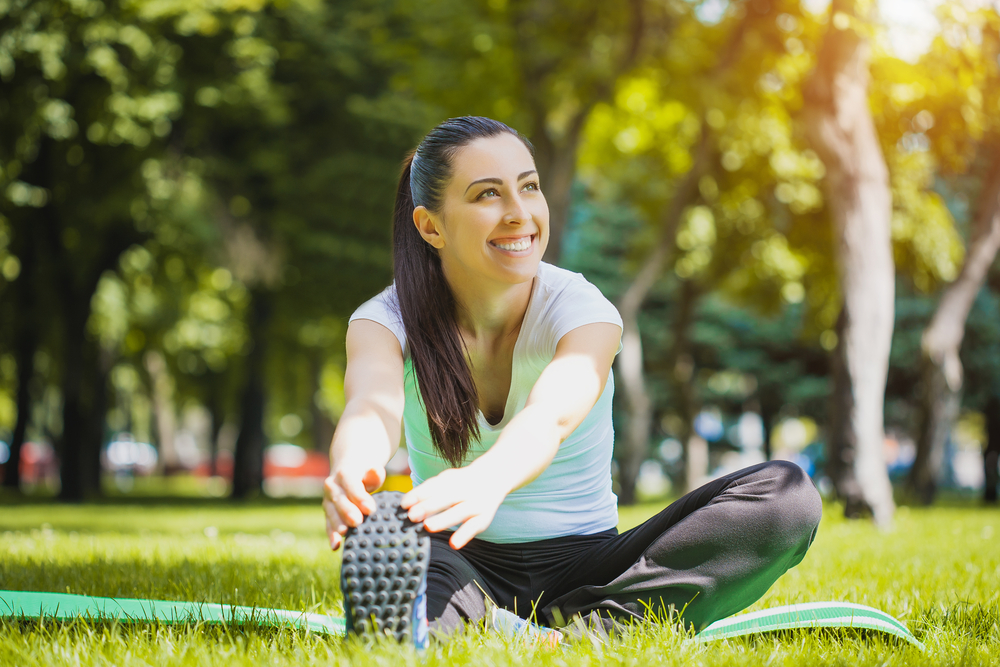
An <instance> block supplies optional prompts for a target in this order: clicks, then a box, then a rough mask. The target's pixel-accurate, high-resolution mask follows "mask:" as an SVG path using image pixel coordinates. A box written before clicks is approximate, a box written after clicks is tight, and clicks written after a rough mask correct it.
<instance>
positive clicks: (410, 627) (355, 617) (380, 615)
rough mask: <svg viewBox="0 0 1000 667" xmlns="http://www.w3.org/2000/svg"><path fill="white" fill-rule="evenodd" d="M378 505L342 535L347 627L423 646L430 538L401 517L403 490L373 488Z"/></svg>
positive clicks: (403, 513)
mask: <svg viewBox="0 0 1000 667" xmlns="http://www.w3.org/2000/svg"><path fill="white" fill-rule="evenodd" d="M373 498H374V499H375V503H376V505H377V509H376V510H375V511H374V512H372V513H371V514H369V515H368V516H367V517H365V520H364V522H363V523H362V524H361V525H360V526H358V527H357V528H350V529H348V531H347V536H346V539H345V540H344V557H343V562H342V564H341V570H340V590H341V592H342V593H343V594H344V616H345V618H346V620H347V632H348V633H351V634H357V635H360V636H363V637H373V636H389V637H393V638H395V639H396V640H397V641H401V642H403V641H405V642H412V643H413V645H414V646H416V647H417V648H418V649H422V648H426V646H427V643H428V631H427V565H428V563H429V562H430V558H431V539H430V537H429V536H428V535H427V531H426V530H425V529H424V526H423V524H422V523H421V524H415V523H413V522H412V521H410V520H409V519H408V518H406V510H404V509H403V508H401V507H400V506H399V501H400V500H401V499H402V498H403V494H402V493H399V492H396V491H387V492H383V493H376V494H375V495H374V496H373Z"/></svg>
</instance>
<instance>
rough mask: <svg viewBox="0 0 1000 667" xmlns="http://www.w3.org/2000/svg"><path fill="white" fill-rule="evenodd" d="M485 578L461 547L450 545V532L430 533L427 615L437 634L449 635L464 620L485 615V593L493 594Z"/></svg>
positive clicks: (432, 630) (463, 623) (463, 622)
mask: <svg viewBox="0 0 1000 667" xmlns="http://www.w3.org/2000/svg"><path fill="white" fill-rule="evenodd" d="M487 586H488V584H487V582H486V580H485V578H484V577H483V576H482V575H481V574H480V573H479V572H478V571H477V570H476V568H475V567H473V566H472V564H471V563H469V561H468V559H466V558H465V557H464V556H463V555H462V553H461V552H460V551H456V550H454V549H452V548H451V547H450V546H449V545H448V535H440V534H437V535H432V536H431V559H430V566H429V567H428V568H427V619H428V620H429V621H430V629H431V632H432V633H434V634H435V635H438V636H441V635H450V634H453V633H454V632H455V631H457V630H460V629H461V628H462V627H463V626H464V625H465V623H467V622H470V621H471V622H475V621H478V620H480V619H481V618H483V616H485V615H486V603H485V596H486V595H489V596H490V597H493V595H492V593H491V592H490V591H489V590H488V588H487Z"/></svg>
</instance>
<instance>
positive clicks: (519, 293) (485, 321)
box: [445, 271, 534, 340]
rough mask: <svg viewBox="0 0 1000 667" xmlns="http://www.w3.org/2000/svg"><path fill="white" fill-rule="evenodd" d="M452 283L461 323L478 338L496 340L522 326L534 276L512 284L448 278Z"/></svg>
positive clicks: (459, 323) (458, 317) (464, 328)
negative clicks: (525, 280) (531, 278)
mask: <svg viewBox="0 0 1000 667" xmlns="http://www.w3.org/2000/svg"><path fill="white" fill-rule="evenodd" d="M445 278H446V279H448V278H449V276H448V275H447V271H446V272H445ZM448 284H449V286H450V287H451V290H452V293H453V294H454V295H455V302H456V306H457V308H456V313H455V315H456V319H457V321H458V326H459V327H460V328H461V329H462V330H463V331H465V332H467V333H469V334H471V335H472V336H473V337H474V338H476V339H480V340H495V339H502V338H506V337H507V336H509V335H512V334H514V333H515V332H517V331H519V330H520V327H521V322H522V321H523V320H524V315H525V313H526V312H527V310H528V301H529V300H530V299H531V287H532V285H533V284H534V280H529V281H527V282H524V283H516V284H513V285H511V284H496V283H489V282H483V281H477V280H465V279H458V280H451V279H448Z"/></svg>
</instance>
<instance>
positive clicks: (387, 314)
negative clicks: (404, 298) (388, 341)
mask: <svg viewBox="0 0 1000 667" xmlns="http://www.w3.org/2000/svg"><path fill="white" fill-rule="evenodd" d="M396 303H397V302H396V288H395V286H393V285H389V286H388V287H386V288H385V289H384V290H382V291H381V292H379V293H378V294H376V295H375V296H374V297H372V298H371V299H368V301H365V302H364V303H363V304H361V305H360V306H358V309H357V310H355V311H354V314H352V315H351V319H350V320H348V324H350V323H351V322H353V321H354V320H371V321H372V322H378V323H379V324H381V325H382V326H384V327H385V328H386V329H388V330H389V331H391V332H392V333H393V335H395V336H396V339H397V340H398V341H399V348H400V350H402V351H403V354H404V355H405V354H406V330H405V329H404V328H403V321H402V320H401V319H400V316H399V308H398V306H397V305H396Z"/></svg>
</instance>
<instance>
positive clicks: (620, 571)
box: [543, 461, 822, 630]
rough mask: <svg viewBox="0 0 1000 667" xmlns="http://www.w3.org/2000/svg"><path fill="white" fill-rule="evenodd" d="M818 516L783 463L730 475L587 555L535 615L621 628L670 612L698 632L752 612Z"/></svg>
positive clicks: (802, 480)
mask: <svg viewBox="0 0 1000 667" xmlns="http://www.w3.org/2000/svg"><path fill="white" fill-rule="evenodd" d="M821 512H822V503H821V501H820V498H819V494H818V493H817V492H816V489H815V487H814V486H813V485H812V482H811V481H810V480H809V477H808V476H807V475H806V474H805V472H804V471H803V470H802V469H801V468H799V467H798V466H797V465H795V464H793V463H788V462H785V461H773V462H770V463H763V464H760V465H757V466H753V467H750V468H746V469H744V470H741V471H738V472H735V473H732V474H731V475H727V476H725V477H722V478H720V479H717V480H714V481H712V482H710V483H709V484H706V485H705V486H703V487H701V488H699V489H696V490H695V491H692V492H691V493H689V494H688V495H686V496H684V497H683V498H681V499H680V500H678V501H677V502H675V503H672V504H671V505H670V506H669V507H668V508H667V509H665V510H663V511H662V512H660V514H658V515H656V516H655V517H653V518H652V519H649V520H648V521H647V522H645V523H644V524H642V525H641V526H638V527H637V528H634V529H632V530H630V531H628V532H626V533H623V534H621V535H619V536H617V537H615V538H612V539H611V540H608V541H607V542H605V543H603V544H601V545H600V546H599V547H597V548H596V549H594V550H593V551H592V552H591V554H590V555H589V556H588V559H587V560H588V564H587V566H586V567H583V568H579V569H577V571H576V572H575V573H574V574H573V575H572V576H571V577H569V578H568V579H567V580H566V581H564V582H561V583H562V584H563V585H561V586H559V589H560V590H561V591H566V592H565V593H562V594H560V595H559V596H558V597H557V598H556V599H554V600H551V601H548V600H547V601H546V602H547V604H546V606H545V609H544V610H543V615H544V616H545V617H546V618H547V619H549V620H550V621H552V622H558V621H559V620H562V619H569V618H572V617H573V616H575V615H577V614H582V615H584V616H587V615H588V614H590V613H591V612H595V611H596V612H598V613H600V614H601V615H602V616H604V617H607V618H608V619H609V620H610V618H617V619H620V620H624V619H628V618H630V617H631V618H639V619H641V618H645V617H647V616H649V615H650V614H651V613H655V614H657V615H661V614H663V613H670V612H671V610H675V611H677V612H682V613H683V619H684V623H685V625H688V626H694V628H695V629H698V630H700V629H702V628H704V627H705V626H707V625H708V624H710V623H712V622H713V621H716V620H718V619H721V618H725V617H727V616H730V615H732V614H735V613H736V612H738V611H740V610H742V609H745V608H746V607H748V606H750V605H751V604H753V603H754V602H755V601H756V600H758V599H760V597H761V596H762V595H764V593H765V592H766V591H767V589H768V588H770V586H771V584H773V583H774V582H775V581H776V580H777V579H778V577H780V576H781V575H782V574H784V573H785V571H787V570H788V569H789V568H791V567H794V566H795V565H797V564H798V563H799V562H800V561H801V560H802V558H803V556H805V553H806V550H807V549H808V548H809V545H810V544H811V543H812V540H813V537H814V536H815V534H816V527H817V526H818V525H819V520H820V515H821ZM608 624H609V623H606V625H608Z"/></svg>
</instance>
